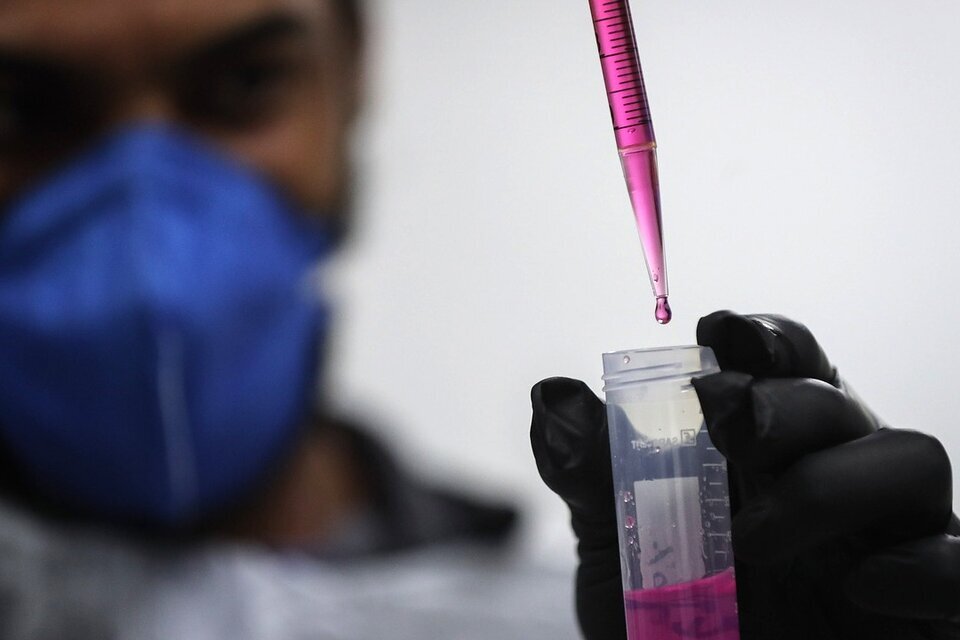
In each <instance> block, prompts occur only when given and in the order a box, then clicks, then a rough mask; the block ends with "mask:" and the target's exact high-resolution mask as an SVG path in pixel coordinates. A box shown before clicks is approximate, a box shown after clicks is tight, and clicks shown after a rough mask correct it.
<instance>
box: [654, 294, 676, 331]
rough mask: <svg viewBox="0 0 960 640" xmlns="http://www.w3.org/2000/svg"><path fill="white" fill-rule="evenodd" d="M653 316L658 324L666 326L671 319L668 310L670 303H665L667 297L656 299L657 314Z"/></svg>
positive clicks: (671, 312) (670, 313)
mask: <svg viewBox="0 0 960 640" xmlns="http://www.w3.org/2000/svg"><path fill="white" fill-rule="evenodd" d="M654 315H655V316H656V318H657V322H659V323H660V324H667V323H668V322H670V320H671V319H672V318H673V311H671V310H670V303H669V302H668V301H667V296H660V297H659V298H657V312H656V313H655V314H654Z"/></svg>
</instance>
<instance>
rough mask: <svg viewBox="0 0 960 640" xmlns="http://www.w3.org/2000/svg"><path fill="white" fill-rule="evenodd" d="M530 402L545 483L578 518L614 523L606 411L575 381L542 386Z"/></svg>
mask: <svg viewBox="0 0 960 640" xmlns="http://www.w3.org/2000/svg"><path fill="white" fill-rule="evenodd" d="M530 398H531V401H532V404H533V421H532V423H531V426H530V443H531V445H532V446H533V455H534V457H535V458H536V461H537V469H538V470H539V471H540V477H541V478H543V481H544V482H545V483H546V484H547V486H548V487H550V489H552V490H553V491H554V493H556V494H557V495H559V496H560V497H561V498H563V500H564V502H566V503H567V505H568V506H569V507H570V511H571V512H572V513H573V515H574V517H576V518H578V519H582V520H586V521H601V522H610V521H613V522H615V521H616V516H615V513H614V508H613V474H612V471H611V467H610V440H609V436H608V432H607V410H606V406H605V405H604V404H603V402H602V401H601V400H600V399H599V398H597V396H595V395H594V394H593V392H592V391H590V388H589V387H587V385H586V384H584V383H583V382H581V381H579V380H572V379H570V378H549V379H547V380H543V381H541V382H538V383H537V384H536V385H535V386H534V387H533V390H532V391H531V393H530Z"/></svg>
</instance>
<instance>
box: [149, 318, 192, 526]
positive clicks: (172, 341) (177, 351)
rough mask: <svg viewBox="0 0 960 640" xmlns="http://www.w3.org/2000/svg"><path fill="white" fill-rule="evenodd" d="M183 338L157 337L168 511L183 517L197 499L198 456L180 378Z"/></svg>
mask: <svg viewBox="0 0 960 640" xmlns="http://www.w3.org/2000/svg"><path fill="white" fill-rule="evenodd" d="M183 372H184V347H183V337H182V336H181V335H180V334H179V333H177V332H175V331H172V330H170V329H163V330H160V331H159V333H158V334H157V404H158V407H159V410H160V422H161V424H162V426H163V439H164V452H163V453H164V454H165V455H166V459H167V484H168V488H169V490H170V497H171V504H170V509H171V512H172V513H173V514H176V515H185V514H188V513H189V511H190V510H192V509H193V508H194V505H196V504H197V501H198V499H199V488H198V487H199V482H198V479H197V457H196V452H195V451H194V446H193V439H192V438H191V435H190V434H191V429H190V418H189V414H188V413H187V398H186V387H185V381H184V378H183Z"/></svg>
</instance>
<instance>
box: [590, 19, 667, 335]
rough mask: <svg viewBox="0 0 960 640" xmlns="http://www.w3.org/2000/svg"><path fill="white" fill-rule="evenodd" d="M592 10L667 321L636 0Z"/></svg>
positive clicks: (660, 312)
mask: <svg viewBox="0 0 960 640" xmlns="http://www.w3.org/2000/svg"><path fill="white" fill-rule="evenodd" d="M590 12H591V13H592V14H593V28H594V30H595V31H596V34H597V46H598V47H599V49H600V65H601V67H602V68H603V81H604V84H605V85H606V88H607V100H608V101H609V102H610V114H611V115H612V116H613V130H614V134H615V136H616V140H617V150H618V151H619V153H620V163H621V165H622V166H623V176H624V178H625V179H626V181H627V190H628V191H629V193H630V202H631V204H632V205H633V214H634V217H635V218H636V219H637V229H638V231H639V232H640V243H641V244H642V246H643V255H644V259H645V260H646V263H647V271H648V273H649V274H650V285H651V287H652V288H653V295H654V296H656V298H657V309H656V314H655V315H656V318H657V322H659V323H660V324H667V323H668V322H670V318H671V317H672V315H673V314H672V312H671V311H670V304H669V302H668V301H667V296H668V295H669V290H668V288H667V269H666V263H665V262H664V257H663V227H662V225H661V218H660V183H659V179H658V176H657V140H656V138H655V137H654V135H653V121H652V120H651V119H650V107H649V106H648V105H647V91H646V88H645V87H644V84H643V72H642V71H641V69H640V56H639V55H638V54H637V38H636V36H635V35H634V30H633V20H632V19H631V17H630V5H629V4H628V2H627V0H590Z"/></svg>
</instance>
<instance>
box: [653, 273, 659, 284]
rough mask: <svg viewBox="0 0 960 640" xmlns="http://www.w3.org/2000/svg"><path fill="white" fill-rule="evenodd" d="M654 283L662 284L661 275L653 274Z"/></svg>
mask: <svg viewBox="0 0 960 640" xmlns="http://www.w3.org/2000/svg"><path fill="white" fill-rule="evenodd" d="M653 281H654V282H660V274H659V273H655V274H653Z"/></svg>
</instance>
